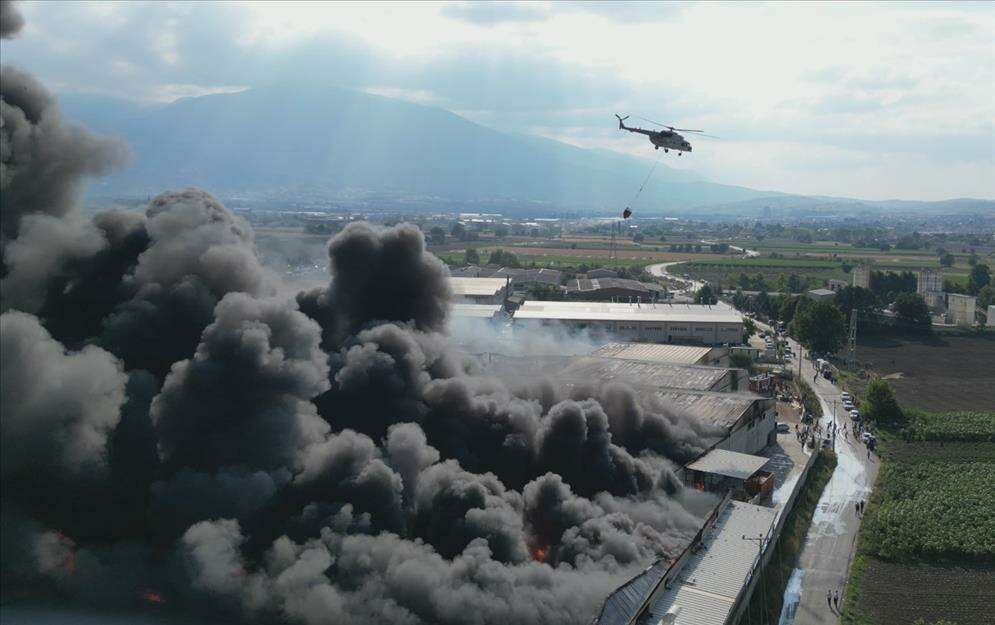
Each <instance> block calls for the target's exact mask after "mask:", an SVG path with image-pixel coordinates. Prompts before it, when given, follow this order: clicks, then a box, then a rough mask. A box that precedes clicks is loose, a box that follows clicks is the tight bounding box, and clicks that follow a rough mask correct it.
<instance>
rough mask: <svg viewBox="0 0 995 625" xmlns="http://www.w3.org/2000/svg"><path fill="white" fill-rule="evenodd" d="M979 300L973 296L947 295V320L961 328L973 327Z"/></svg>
mask: <svg viewBox="0 0 995 625" xmlns="http://www.w3.org/2000/svg"><path fill="white" fill-rule="evenodd" d="M977 306H978V298H976V297H974V296H973V295H961V294H959V293H947V319H948V320H949V321H950V323H953V324H955V325H959V326H973V325H974V317H975V309H976V308H977Z"/></svg>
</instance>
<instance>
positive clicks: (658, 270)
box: [646, 260, 705, 294]
mask: <svg viewBox="0 0 995 625" xmlns="http://www.w3.org/2000/svg"><path fill="white" fill-rule="evenodd" d="M686 262H688V261H686V260H678V261H674V262H670V263H657V264H655V265H649V266H648V267H646V271H648V272H650V275H652V276H656V277H657V278H669V279H671V280H680V281H681V282H684V283H688V284H690V286H689V287H687V288H685V289H683V291H686V292H688V293H690V294H694V292H695V291H697V290H698V289H700V288H701V287H702V286H704V285H705V283H704V282H700V281H698V280H688V279H687V278H682V277H681V276H675V275H673V274H671V273H668V272H667V267H670V266H671V265H680V264H682V263H686ZM683 291H682V292H683Z"/></svg>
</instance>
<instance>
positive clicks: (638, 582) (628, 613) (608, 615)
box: [595, 560, 670, 625]
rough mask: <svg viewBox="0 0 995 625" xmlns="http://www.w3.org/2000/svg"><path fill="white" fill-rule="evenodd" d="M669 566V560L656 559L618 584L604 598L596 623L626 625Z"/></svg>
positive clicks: (600, 624) (601, 624)
mask: <svg viewBox="0 0 995 625" xmlns="http://www.w3.org/2000/svg"><path fill="white" fill-rule="evenodd" d="M669 568H670V561H669V560H657V561H656V562H655V563H653V564H652V565H650V566H649V567H648V568H647V569H646V570H645V571H643V572H642V573H640V574H639V575H637V576H635V577H633V578H632V579H630V580H629V581H627V582H626V583H625V584H623V585H622V586H620V587H619V588H618V589H617V590H615V592H613V593H612V594H611V595H609V596H608V598H607V599H605V602H604V604H603V605H602V606H601V613H600V614H599V615H598V616H597V618H596V619H595V623H597V625H626V624H627V623H628V622H629V621H630V620H632V617H633V615H635V614H636V612H637V611H638V610H639V608H640V607H641V606H642V605H643V601H645V600H646V597H648V596H649V594H650V593H651V592H653V588H655V587H656V585H657V583H659V581H660V580H661V579H663V576H664V575H666V574H667V570H668V569H669Z"/></svg>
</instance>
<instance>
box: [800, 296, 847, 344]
mask: <svg viewBox="0 0 995 625" xmlns="http://www.w3.org/2000/svg"><path fill="white" fill-rule="evenodd" d="M791 335H792V336H794V337H795V338H796V339H798V341H799V342H801V344H802V345H804V346H805V347H806V348H807V349H808V350H809V351H814V352H826V353H834V352H836V351H837V350H839V348H840V347H842V345H843V341H844V339H845V338H846V324H845V321H844V318H843V312H842V311H841V310H840V309H839V306H837V305H836V304H834V303H833V302H829V301H820V302H812V303H810V304H798V305H797V309H796V310H795V316H794V320H792V322H791Z"/></svg>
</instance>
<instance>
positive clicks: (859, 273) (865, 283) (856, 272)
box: [853, 265, 871, 289]
mask: <svg viewBox="0 0 995 625" xmlns="http://www.w3.org/2000/svg"><path fill="white" fill-rule="evenodd" d="M853 286H859V287H860V288H862V289H869V288H871V268H870V267H869V266H867V265H858V266H857V267H854V268H853Z"/></svg>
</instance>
